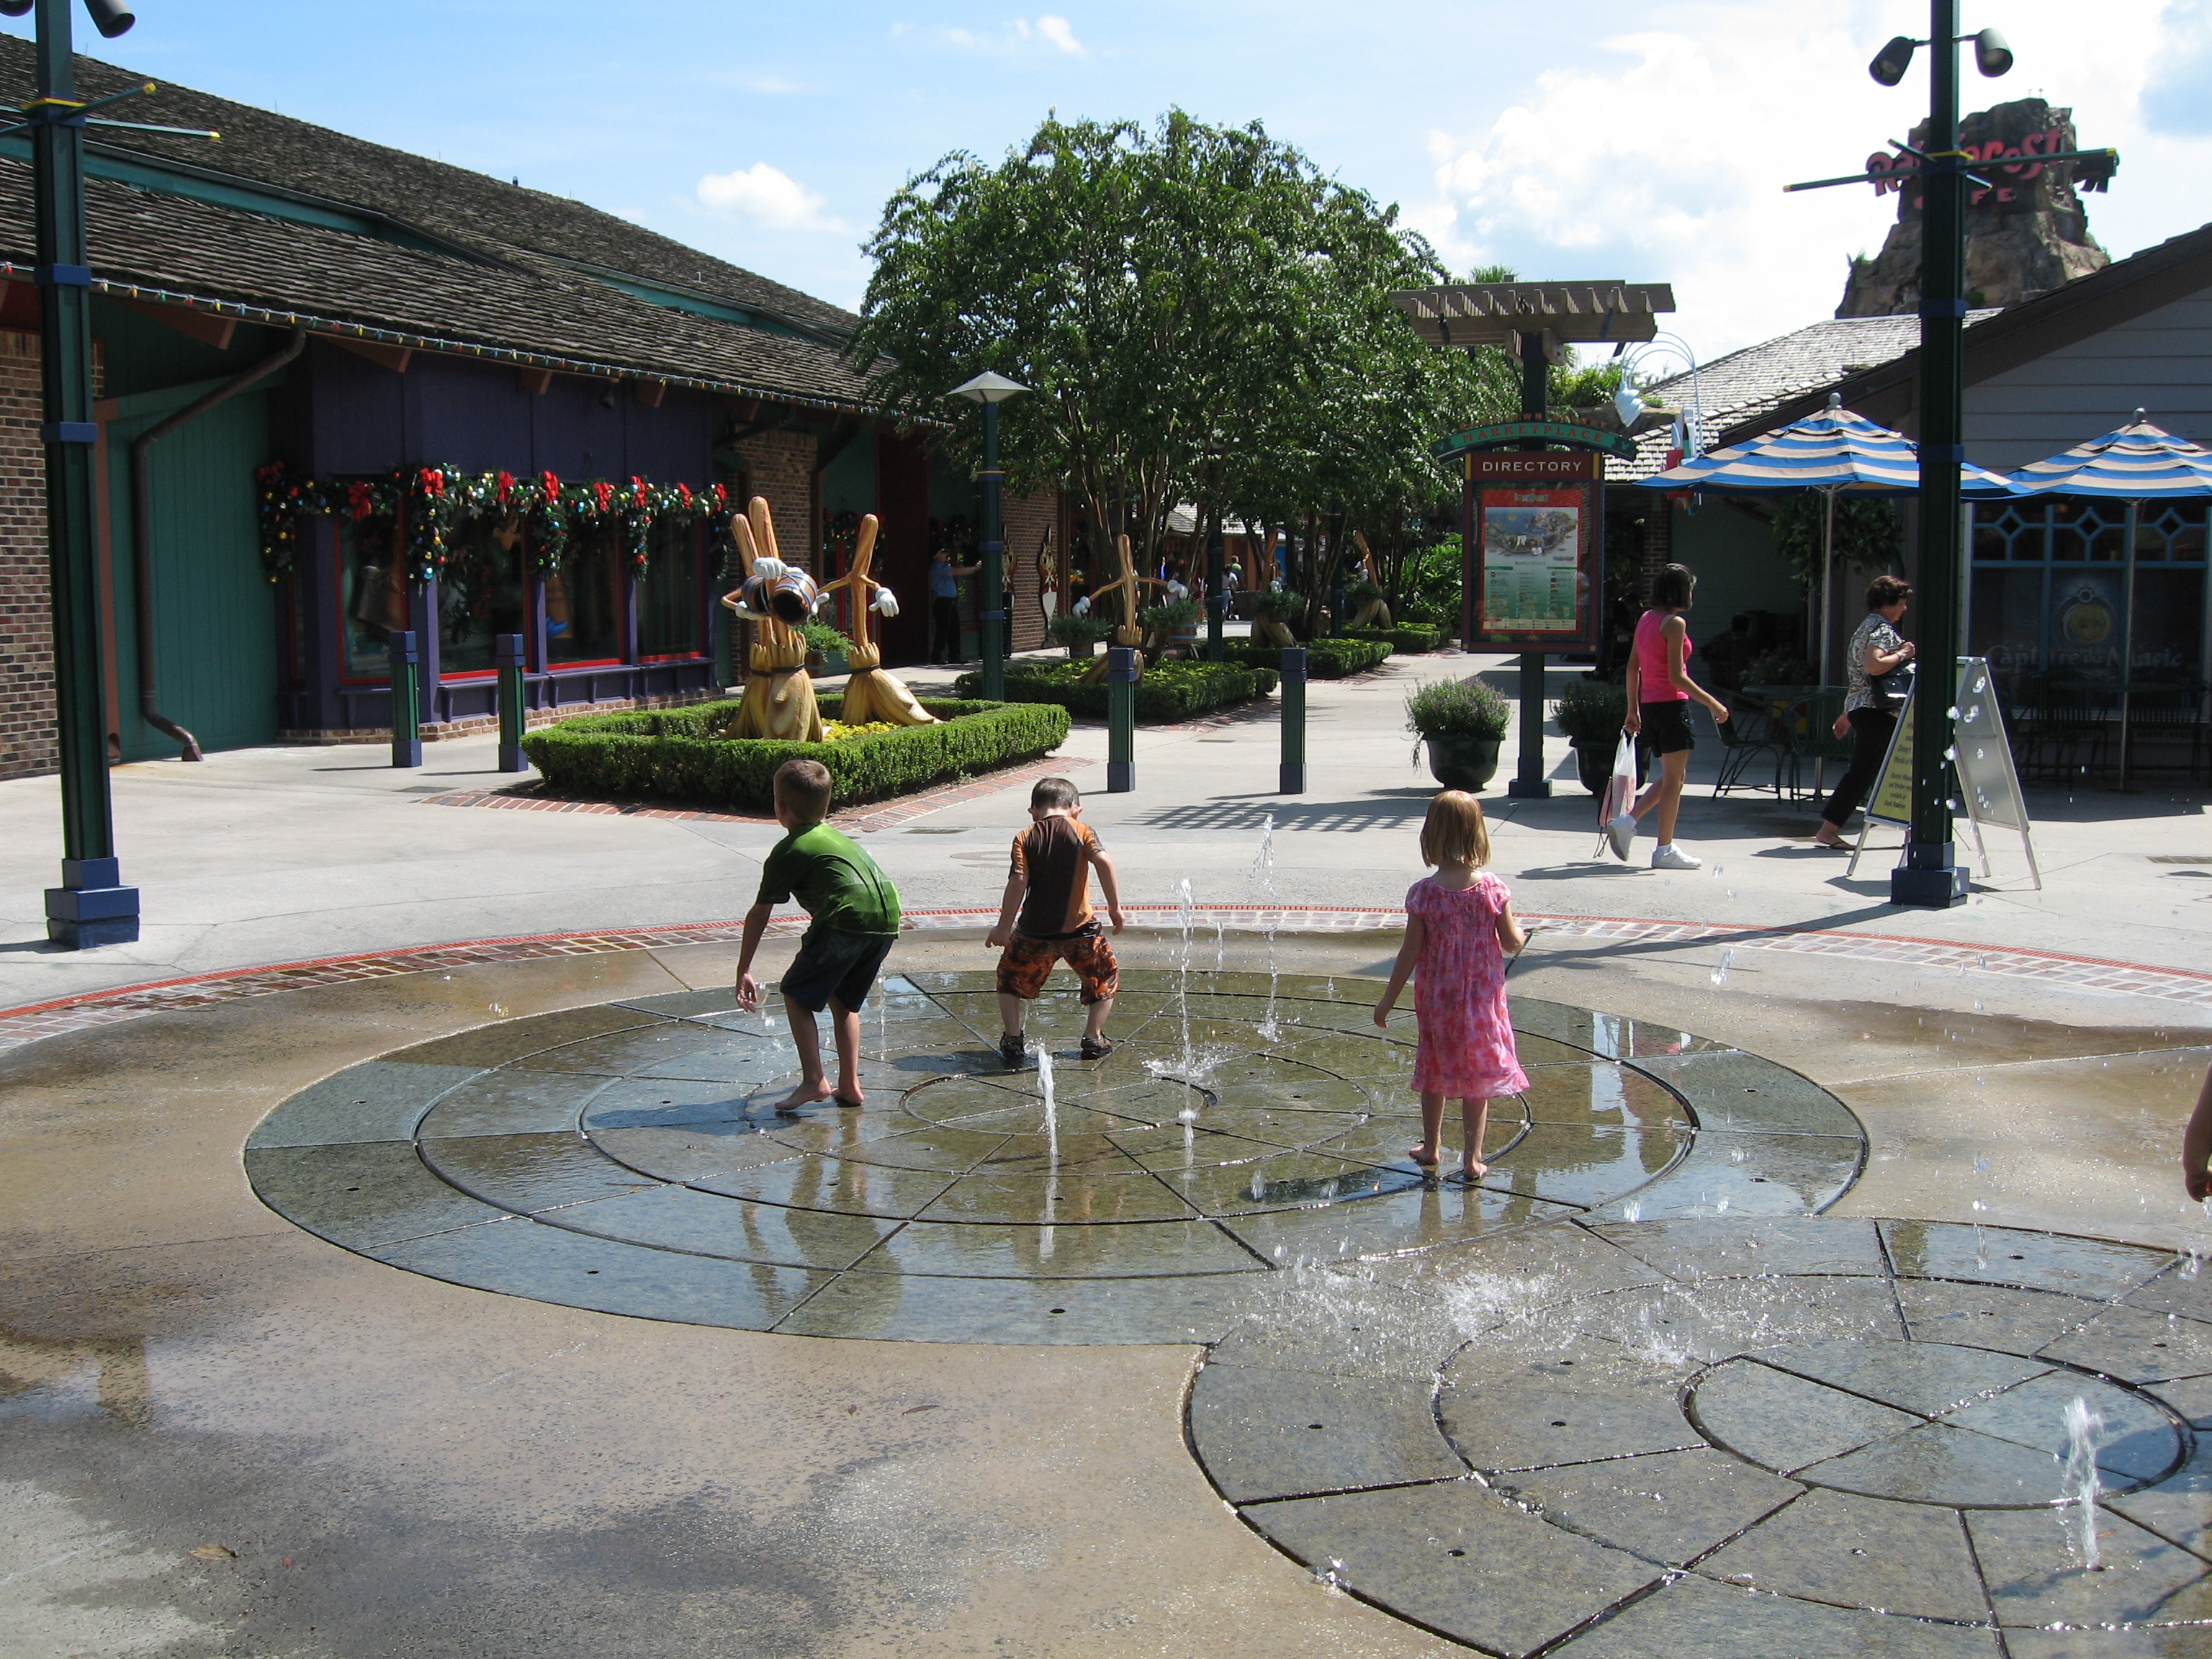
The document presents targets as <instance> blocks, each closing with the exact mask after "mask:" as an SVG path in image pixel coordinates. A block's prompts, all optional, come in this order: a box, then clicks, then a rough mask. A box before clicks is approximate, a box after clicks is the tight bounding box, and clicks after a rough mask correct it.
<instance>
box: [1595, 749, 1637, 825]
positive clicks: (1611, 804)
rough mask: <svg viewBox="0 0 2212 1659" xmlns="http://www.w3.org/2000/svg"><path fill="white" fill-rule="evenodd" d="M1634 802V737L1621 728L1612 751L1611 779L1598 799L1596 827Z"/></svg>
mask: <svg viewBox="0 0 2212 1659" xmlns="http://www.w3.org/2000/svg"><path fill="white" fill-rule="evenodd" d="M1635 802H1636V739H1635V738H1632V737H1631V736H1630V735H1629V734H1628V731H1627V728H1626V727H1625V726H1624V727H1623V728H1622V729H1621V733H1620V744H1619V746H1618V747H1616V748H1615V749H1614V750H1613V779H1612V781H1610V782H1609V783H1607V785H1606V786H1605V793H1604V795H1603V796H1601V798H1600V799H1599V801H1598V806H1597V827H1598V828H1599V829H1604V828H1605V826H1606V825H1607V824H1608V823H1612V822H1613V819H1615V818H1617V817H1620V815H1621V814H1622V813H1623V812H1626V811H1627V810H1628V809H1629V808H1630V807H1631V806H1632V805H1635Z"/></svg>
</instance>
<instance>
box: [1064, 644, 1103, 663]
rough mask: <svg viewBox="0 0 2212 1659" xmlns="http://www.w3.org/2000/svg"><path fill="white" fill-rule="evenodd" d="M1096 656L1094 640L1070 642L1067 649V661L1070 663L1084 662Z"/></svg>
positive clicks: (1096, 650)
mask: <svg viewBox="0 0 2212 1659" xmlns="http://www.w3.org/2000/svg"><path fill="white" fill-rule="evenodd" d="M1097 654H1098V641H1096V640H1083V641H1078V642H1072V643H1071V644H1070V645H1069V646H1068V647H1067V659H1068V661H1070V662H1084V661H1086V660H1088V659H1091V658H1092V657H1095V656H1097Z"/></svg>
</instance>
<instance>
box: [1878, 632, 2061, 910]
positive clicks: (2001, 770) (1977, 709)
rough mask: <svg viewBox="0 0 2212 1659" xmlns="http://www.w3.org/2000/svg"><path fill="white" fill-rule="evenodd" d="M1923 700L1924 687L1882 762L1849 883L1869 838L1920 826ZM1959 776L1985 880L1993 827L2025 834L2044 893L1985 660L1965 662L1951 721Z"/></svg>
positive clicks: (1900, 720)
mask: <svg viewBox="0 0 2212 1659" xmlns="http://www.w3.org/2000/svg"><path fill="white" fill-rule="evenodd" d="M1919 695H1920V692H1919V687H1918V686H1917V684H1916V685H1915V686H1914V688H1913V690H1911V691H1910V692H1908V693H1907V694H1906V695H1905V707H1904V708H1901V709H1899V711H1898V715H1897V730H1896V731H1895V732H1893V733H1892V734H1891V736H1890V739H1889V752H1888V753H1887V754H1886V755H1884V756H1883V757H1882V761H1881V775H1880V776H1879V777H1878V778H1876V779H1875V786H1874V793H1873V795H1872V797H1871V798H1870V799H1869V800H1868V802H1867V805H1866V820H1865V822H1864V823H1863V824H1862V825H1861V826H1860V829H1859V839H1858V844H1857V846H1855V847H1854V848H1851V862H1850V868H1849V869H1847V870H1845V871H1844V876H1845V877H1846V878H1849V877H1850V876H1851V875H1853V874H1855V873H1856V872H1857V870H1858V867H1859V859H1860V857H1861V855H1863V854H1864V853H1865V851H1866V843H1867V836H1869V834H1870V833H1872V831H1873V829H1874V826H1875V824H1877V823H1887V824H1891V825H1893V826H1895V827H1896V828H1899V829H1905V828H1908V827H1910V825H1911V823H1912V700H1913V698H1914V697H1917V696H1919ZM1951 744H1952V755H1951V771H1952V775H1953V776H1954V777H1955V778H1956V779H1957V780H1958V785H1959V804H1960V809H1961V810H1963V811H1965V813H1966V822H1967V823H1968V824H1969V825H1970V826H1971V827H1972V830H1973V833H1974V852H1975V854H1976V855H1977V856H1978V857H1979V858H1980V860H1981V861H1982V875H1983V878H1984V879H1987V878H1989V875H1990V849H1989V846H1988V843H1987V842H1984V840H1983V838H1982V829H1983V827H1984V825H1989V826H1991V827H1993V828H1996V829H2015V830H2018V831H2019V832H2020V844H2021V850H2022V851H2023V852H2025V853H2026V854H2027V872H2028V874H2029V875H2030V876H2031V877H2032V878H2033V879H2034V882H2035V886H2036V890H2037V891H2038V892H2040V891H2042V890H2043V872H2042V871H2041V869H2039V867H2038V866H2037V865H2036V862H2035V839H2034V836H2033V835H2032V834H2031V832H2030V829H2029V825H2028V818H2027V799H2026V798H2025V797H2024V796H2023V795H2022V794H2021V787H2020V774H2019V772H2018V771H2017V770H2015V769H2014V766H2013V763H2012V744H2011V743H2010V742H2008V740H2007V738H2006V737H2005V727H2004V710H2003V708H2002V706H2001V704H2000V703H1999V702H1998V700H1997V690H1996V681H1995V680H1993V679H1992V678H1990V665H1989V662H1988V660H1987V659H1985V658H1982V657H1961V658H1960V659H1959V708H1958V712H1957V713H1956V714H1955V715H1954V717H1953V719H1952V722H1951Z"/></svg>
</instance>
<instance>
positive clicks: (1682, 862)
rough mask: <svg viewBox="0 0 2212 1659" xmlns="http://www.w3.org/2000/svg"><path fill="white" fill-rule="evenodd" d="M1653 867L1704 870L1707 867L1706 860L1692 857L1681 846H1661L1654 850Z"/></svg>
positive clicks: (1658, 868)
mask: <svg viewBox="0 0 2212 1659" xmlns="http://www.w3.org/2000/svg"><path fill="white" fill-rule="evenodd" d="M1651 867H1652V868H1653V869H1654V870H1702V869H1704V868H1705V860H1703V859H1694V858H1692V857H1691V856H1690V855H1689V854H1687V853H1685V852H1684V851H1683V850H1682V849H1681V848H1679V847H1661V848H1654V849H1653V851H1652V854H1651Z"/></svg>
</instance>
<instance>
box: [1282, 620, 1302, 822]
mask: <svg viewBox="0 0 2212 1659" xmlns="http://www.w3.org/2000/svg"><path fill="white" fill-rule="evenodd" d="M1281 654H1282V664H1283V713H1282V719H1283V760H1282V765H1281V769H1280V770H1279V772H1278V774H1277V776H1276V781H1275V793H1278V794H1281V795H1303V794H1304V793H1305V792H1306V648H1305V647H1304V646H1302V645H1286V646H1285V647H1283V649H1282V653H1281Z"/></svg>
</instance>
